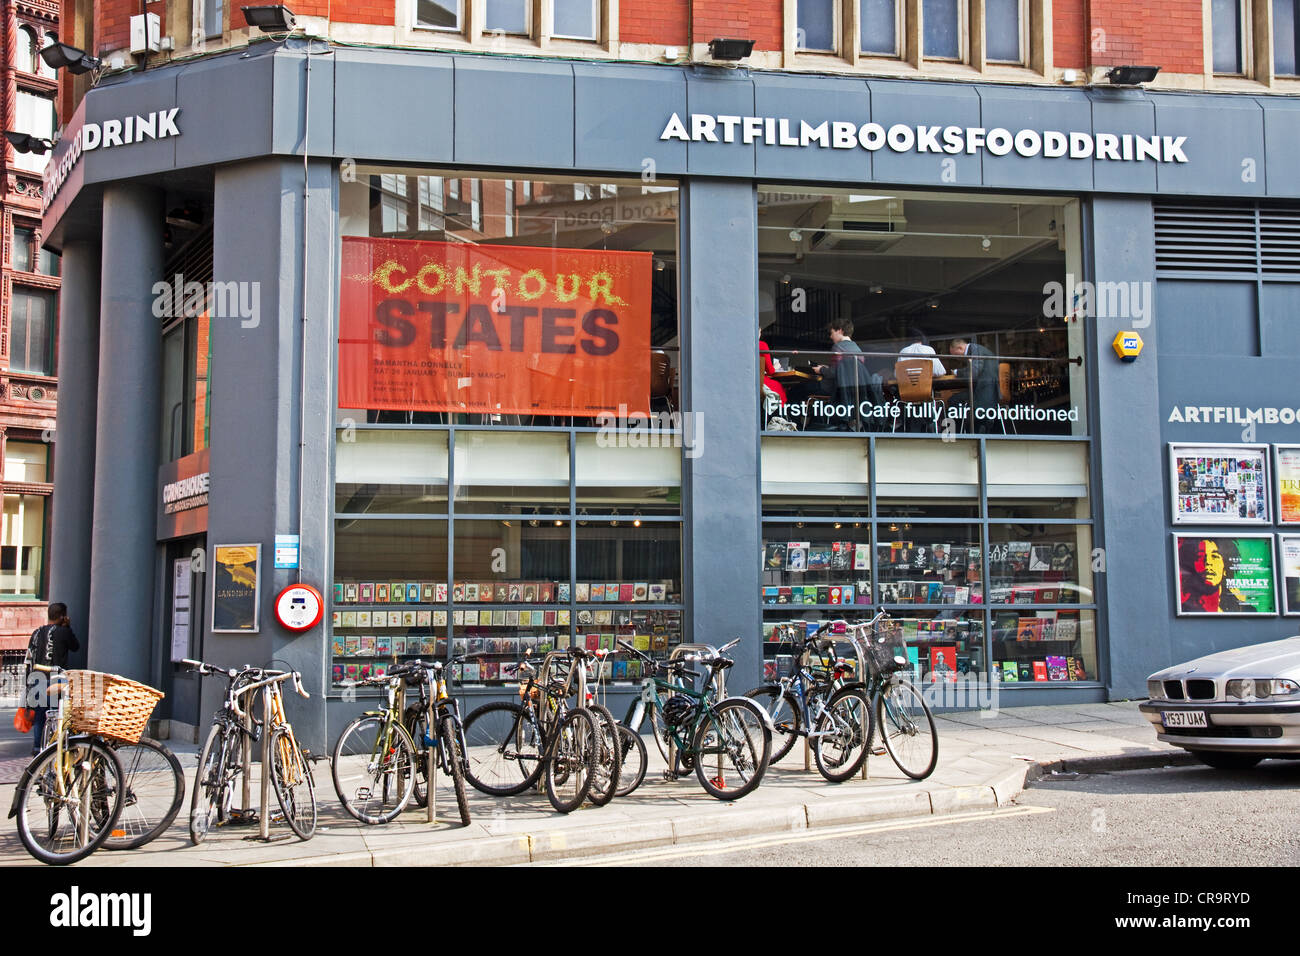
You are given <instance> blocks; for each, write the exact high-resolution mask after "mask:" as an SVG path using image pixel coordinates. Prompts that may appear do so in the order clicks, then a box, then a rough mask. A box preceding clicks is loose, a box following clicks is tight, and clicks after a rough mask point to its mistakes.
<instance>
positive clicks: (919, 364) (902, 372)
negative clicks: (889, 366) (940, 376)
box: [894, 358, 934, 431]
mask: <svg viewBox="0 0 1300 956" xmlns="http://www.w3.org/2000/svg"><path fill="white" fill-rule="evenodd" d="M894 381H895V382H897V383H898V399H899V401H901V402H903V403H904V404H905V405H921V404H923V403H925V402H928V401H930V400H931V399H932V398H934V361H933V359H928V358H921V359H899V360H898V361H897V362H895V363H894ZM899 421H904V420H903V419H902V418H901V416H900V417H899V418H895V419H894V431H898V423H899ZM904 427H906V421H904ZM926 431H929V428H928V427H927V428H926Z"/></svg>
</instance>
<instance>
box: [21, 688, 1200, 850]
mask: <svg viewBox="0 0 1300 956" xmlns="http://www.w3.org/2000/svg"><path fill="white" fill-rule="evenodd" d="M0 720H2V721H3V723H0V728H3V729H0V807H3V808H6V810H7V807H8V806H9V803H10V800H11V799H12V795H13V790H14V787H13V783H14V781H15V780H16V779H17V776H18V773H20V772H21V769H22V766H23V765H24V764H25V763H26V759H25V758H24V757H21V756H19V754H18V752H17V751H15V750H14V747H15V746H19V747H21V746H23V745H24V742H23V741H20V740H17V739H16V734H15V733H14V731H13V730H12V719H11V712H10V711H7V710H6V711H0ZM936 722H937V728H938V735H939V762H938V766H937V767H936V769H935V772H934V773H933V774H932V775H931V776H930V777H929V778H927V779H926V780H921V781H915V780H910V779H908V778H907V777H905V776H904V775H903V774H902V773H900V772H899V771H898V769H897V768H896V767H895V766H894V764H893V762H892V761H891V760H890V759H889V757H888V756H885V755H880V756H875V757H872V758H870V759H869V761H868V764H867V779H865V780H864V779H858V778H855V779H853V780H850V781H847V782H845V783H841V784H832V783H828V782H827V781H825V780H824V779H823V778H822V777H821V776H820V775H819V774H818V773H817V771H816V770H815V769H808V770H805V769H804V764H803V748H802V745H796V747H795V748H794V749H793V750H792V751H791V752H790V754H789V755H788V756H787V757H786V758H785V760H783V761H782V762H781V763H779V764H776V765H775V766H773V767H769V769H768V772H767V775H766V776H765V777H764V778H763V783H762V785H761V786H760V787H759V788H758V789H757V790H755V791H754V792H753V793H751V794H749V795H748V796H746V797H744V798H742V799H740V800H737V801H734V802H723V801H719V800H715V799H714V798H712V797H710V796H709V795H708V794H707V793H705V792H704V790H703V788H701V787H700V785H699V782H698V781H697V780H696V778H695V777H694V775H691V776H687V777H682V778H681V779H679V780H676V781H667V780H664V779H663V774H662V771H663V769H664V767H663V763H662V760H661V759H660V758H659V755H658V752H657V751H656V749H655V747H654V744H653V742H650V741H647V750H648V753H649V755H650V765H649V769H648V771H647V773H646V780H645V783H643V784H642V785H641V787H640V788H638V789H637V790H636V791H635V792H634V793H632V794H630V795H629V796H627V797H621V798H615V799H614V801H613V802H612V803H610V804H609V805H607V806H605V807H600V808H595V807H584V808H582V809H580V810H577V811H575V812H573V813H571V814H568V815H562V814H558V813H555V812H554V811H553V810H552V809H551V806H550V804H549V803H548V802H547V800H546V797H545V795H544V794H541V793H536V792H530V793H527V794H524V795H521V796H518V797H509V798H501V799H496V798H492V797H489V796H486V795H484V794H481V793H479V792H478V791H476V790H473V789H471V790H470V803H471V815H472V818H473V819H472V822H471V823H470V825H469V826H468V827H465V826H461V825H460V823H459V817H458V816H457V814H456V806H455V798H454V796H453V795H452V793H451V790H450V785H449V782H448V781H447V780H446V779H445V778H443V777H440V778H439V782H438V791H437V799H436V803H435V806H436V809H437V819H436V821H435V822H434V823H433V824H429V823H427V822H425V812H424V811H423V810H422V809H411V810H408V811H406V812H405V813H404V814H403V815H402V817H400V818H399V819H398V820H397V821H394V822H393V823H391V824H388V825H386V826H378V827H366V826H363V825H361V824H358V823H356V822H355V821H353V820H352V819H351V818H350V817H348V816H347V815H346V814H345V813H344V812H343V810H342V807H341V806H340V805H339V803H338V801H337V799H336V797H335V794H334V789H333V785H332V782H331V780H330V775H329V770H328V765H327V764H326V763H324V762H321V763H319V764H317V767H316V795H317V802H318V805H319V808H320V810H319V813H320V817H319V824H318V829H317V831H316V835H315V837H314V838H313V839H311V840H310V841H307V842H301V841H298V840H297V839H296V838H294V837H293V836H292V834H291V833H290V832H289V831H288V829H287V827H284V826H278V827H274V828H273V830H272V841H271V842H268V843H263V842H261V841H260V840H257V839H256V829H255V828H254V829H253V830H252V831H251V834H250V831H249V830H248V829H246V828H223V829H222V830H221V831H218V832H215V833H213V834H212V835H210V836H209V838H208V840H207V841H205V842H204V843H203V844H202V845H201V846H198V847H195V846H191V845H190V842H189V839H188V836H187V829H186V825H185V824H186V818H187V817H186V813H187V811H188V807H189V794H188V793H187V794H186V800H185V803H184V805H183V807H184V809H183V810H182V812H181V814H180V815H179V816H178V818H177V821H176V823H175V824H173V826H172V827H171V828H170V829H169V830H168V832H167V833H165V834H163V835H162V836H161V837H159V838H158V839H157V840H155V841H154V842H153V843H151V844H150V845H149V846H147V847H144V848H142V849H140V850H134V851H129V852H118V853H113V852H108V851H100V852H98V853H96V854H94V855H92V856H90V857H88V858H87V859H86V860H84V861H82V862H81V863H79V864H77V865H78V866H127V867H136V866H144V867H154V866H167V867H178V866H214V865H216V866H258V865H294V866H395V865H396V866H411V865H419V866H449V865H511V864H529V863H539V862H554V861H558V860H575V859H580V858H582V857H584V856H594V855H600V854H609V853H614V852H627V851H633V850H637V849H641V848H646V847H667V846H676V845H681V844H688V843H692V842H705V841H710V840H717V839H719V838H723V837H727V838H730V837H740V836H748V835H757V834H767V835H779V834H782V833H796V832H801V831H810V830H815V829H816V828H822V827H839V826H845V825H848V824H856V823H863V822H868V821H878V820H889V819H900V818H909V819H913V818H921V819H923V818H927V817H934V816H938V815H943V814H953V813H967V812H971V811H979V810H995V809H997V808H1004V807H1008V806H1010V805H1011V804H1012V803H1013V801H1015V799H1016V798H1017V796H1019V795H1020V793H1021V791H1022V790H1023V789H1024V788H1025V786H1026V784H1027V782H1029V781H1032V780H1034V779H1036V778H1038V777H1040V776H1043V775H1050V774H1053V773H1058V774H1059V773H1072V772H1087V771H1098V770H1119V769H1139V768H1146V767H1157V766H1164V765H1169V764H1186V763H1190V762H1192V759H1191V758H1190V757H1189V756H1188V755H1187V754H1186V753H1184V752H1183V751H1182V750H1180V749H1178V748H1175V747H1171V746H1169V745H1167V744H1162V743H1160V742H1158V741H1157V740H1156V739H1155V732H1154V731H1153V729H1152V728H1151V725H1150V724H1149V723H1148V722H1147V720H1146V718H1144V717H1143V716H1142V715H1141V714H1140V713H1139V712H1138V709H1137V702H1136V701H1126V702H1116V703H1093V704H1061V705H1051V706H1036V707H1009V708H1002V709H1000V710H998V711H997V712H996V713H991V712H987V711H985V712H981V711H966V712H955V713H949V714H944V715H942V716H939V717H937V718H936ZM6 738H8V739H6ZM173 749H174V750H176V751H177V753H178V754H179V755H180V757H181V761H182V764H183V765H184V766H185V768H186V771H187V781H186V783H187V788H188V787H189V786H191V785H192V782H193V767H194V764H195V762H196V756H195V754H194V750H195V748H194V747H193V746H192V745H191V746H177V747H174V748H173ZM253 792H254V795H256V792H257V789H256V787H255V788H254V791H253ZM254 799H256V796H254ZM277 837H279V838H278V839H277ZM19 865H39V864H37V863H36V861H35V860H33V859H32V858H31V857H30V856H28V855H27V853H26V851H24V850H23V848H22V845H21V844H20V843H19V841H18V836H17V831H16V829H15V828H14V826H13V824H12V823H10V824H7V825H5V826H4V827H3V828H2V830H0V866H19Z"/></svg>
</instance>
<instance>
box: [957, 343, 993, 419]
mask: <svg viewBox="0 0 1300 956" xmlns="http://www.w3.org/2000/svg"><path fill="white" fill-rule="evenodd" d="M948 353H949V354H950V355H964V356H966V357H967V359H968V360H969V361H967V362H964V363H961V364H962V365H964V366H965V367H964V368H958V369H957V373H956V374H957V378H958V379H959V380H962V381H969V382H970V384H971V389H970V393H969V394H970V397H971V414H972V415H973V416H974V419H975V426H974V430H975V431H977V432H991V431H993V430H994V429H993V425H994V423H995V419H993V418H991V417H989V416H990V415H996V414H997V407H998V363H997V362H996V361H994V358H993V353H992V352H990V351H989V350H988V349H986V348H985V347H984V346H982V345H977V344H976V343H974V342H972V341H970V340H969V339H953V340H952V342H951V343H950V344H949V346H948ZM958 394H959V395H964V394H966V393H958ZM976 409H983V410H984V411H983V413H982V414H977V413H976Z"/></svg>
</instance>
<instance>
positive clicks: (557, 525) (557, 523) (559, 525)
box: [555, 518, 564, 528]
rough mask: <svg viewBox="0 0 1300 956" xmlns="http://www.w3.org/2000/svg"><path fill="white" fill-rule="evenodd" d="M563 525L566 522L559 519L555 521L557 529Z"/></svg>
mask: <svg viewBox="0 0 1300 956" xmlns="http://www.w3.org/2000/svg"><path fill="white" fill-rule="evenodd" d="M563 524H564V522H563V521H561V520H560V519H559V518H556V519H555V527H557V528H559V527H561V526H562V525H563Z"/></svg>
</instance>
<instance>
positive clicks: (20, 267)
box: [11, 226, 59, 276]
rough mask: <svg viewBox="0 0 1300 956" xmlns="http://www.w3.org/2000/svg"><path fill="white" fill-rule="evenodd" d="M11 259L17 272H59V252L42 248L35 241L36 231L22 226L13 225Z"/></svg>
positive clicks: (47, 273) (41, 273) (43, 273)
mask: <svg viewBox="0 0 1300 956" xmlns="http://www.w3.org/2000/svg"><path fill="white" fill-rule="evenodd" d="M11 261H12V262H13V267H14V269H15V270H16V271H18V272H35V273H39V274H40V275H47V276H57V275H58V274H59V254H58V253H57V252H51V251H50V250H48V249H43V248H41V246H40V245H39V243H37V241H36V231H35V230H34V229H26V228H24V227H22V226H15V227H14V243H13V252H12V257H11Z"/></svg>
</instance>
